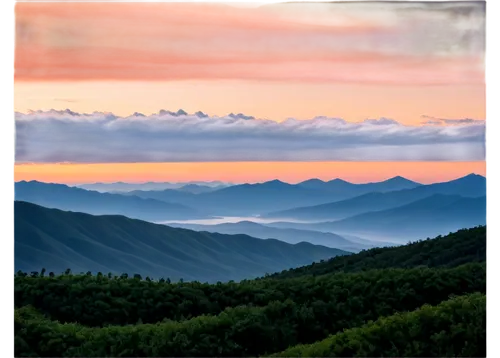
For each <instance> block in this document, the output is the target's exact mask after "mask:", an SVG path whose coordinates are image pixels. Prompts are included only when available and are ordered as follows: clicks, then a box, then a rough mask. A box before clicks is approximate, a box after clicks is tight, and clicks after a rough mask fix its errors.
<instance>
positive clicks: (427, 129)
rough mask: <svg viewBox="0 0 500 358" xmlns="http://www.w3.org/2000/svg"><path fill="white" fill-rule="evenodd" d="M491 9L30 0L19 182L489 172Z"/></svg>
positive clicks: (19, 63)
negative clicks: (46, 0)
mask: <svg viewBox="0 0 500 358" xmlns="http://www.w3.org/2000/svg"><path fill="white" fill-rule="evenodd" d="M484 11H485V3H484V2H444V3H417V2H415V3H328V4H327V3H323V4H321V3H296V4H290V3H289V4H269V5H262V6H251V7H250V6H241V5H229V4H222V3H218V4H206V3H205V4H200V3H198V4H194V3H192V4H189V3H184V4H183V3H140V4H139V3H38V2H26V3H17V5H16V50H15V56H16V57H15V111H16V112H17V113H16V168H15V178H16V180H30V179H37V180H43V181H54V182H67V183H77V182H78V183H82V182H93V181H119V180H120V181H134V182H137V181H169V180H171V181H184V180H185V181H188V180H225V181H236V182H244V181H249V182H255V181H262V180H268V179H274V178H279V179H282V180H287V181H290V182H294V181H300V180H303V179H307V178H308V177H320V178H322V179H331V178H334V177H342V178H345V179H347V180H352V181H356V182H361V181H370V180H379V179H386V178H388V177H390V176H394V175H404V176H407V177H409V178H410V179H415V180H420V181H422V182H432V181H439V180H448V179H453V178H455V177H457V176H460V175H463V174H468V173H470V172H476V173H478V174H483V175H484V174H485V164H484V130H485V85H484V41H485V35H484V25H485V24H484V23H485V16H484ZM51 109H54V110H51ZM65 109H69V110H67V111H65ZM179 109H182V111H179ZM161 110H163V111H161ZM59 163H64V164H59Z"/></svg>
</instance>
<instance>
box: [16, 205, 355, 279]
mask: <svg viewBox="0 0 500 358" xmlns="http://www.w3.org/2000/svg"><path fill="white" fill-rule="evenodd" d="M14 205H15V215H14V219H15V266H16V270H19V269H20V270H25V271H34V270H40V269H41V268H42V267H44V268H46V269H47V271H54V272H63V271H65V270H66V269H67V268H71V269H73V270H74V271H76V272H87V271H91V272H98V271H100V272H105V273H107V272H113V273H117V274H121V273H128V274H130V275H132V274H134V273H138V274H141V275H144V276H146V275H149V276H153V277H155V278H160V277H164V278H167V277H168V278H170V279H172V280H179V279H181V278H182V279H184V280H199V281H209V282H216V281H228V280H241V279H244V278H252V277H257V276H262V275H264V274H266V273H272V272H276V271H281V270H283V269H285V268H289V267H296V266H300V265H305V264H309V263H311V262H314V261H319V260H321V259H328V258H331V257H333V256H335V255H342V254H348V253H347V252H346V251H342V250H338V249H332V248H327V247H324V246H316V245H312V244H309V243H299V244H296V245H291V244H288V243H285V242H281V241H278V240H261V239H257V238H253V237H250V236H247V235H222V234H210V233H206V232H203V233H200V232H196V231H191V230H185V229H176V228H171V227H168V226H165V225H157V224H152V223H148V222H145V221H140V220H134V219H129V218H127V217H124V216H93V215H89V214H83V213H74V212H65V211H61V210H56V209H48V208H44V207H42V206H38V205H34V204H31V203H26V202H19V201H16V202H15V204H14Z"/></svg>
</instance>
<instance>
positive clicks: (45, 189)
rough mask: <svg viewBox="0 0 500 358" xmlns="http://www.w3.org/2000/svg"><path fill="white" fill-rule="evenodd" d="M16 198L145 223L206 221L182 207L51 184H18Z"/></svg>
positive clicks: (47, 205)
mask: <svg viewBox="0 0 500 358" xmlns="http://www.w3.org/2000/svg"><path fill="white" fill-rule="evenodd" d="M15 198H16V200H22V201H28V202H31V203H35V204H38V205H42V206H46V207H49V208H57V209H62V210H71V211H82V212H86V213H90V214H97V215H100V214H121V215H126V216H129V217H133V218H138V219H144V220H182V219H195V218H204V217H206V215H204V214H202V213H200V212H199V211H198V210H196V209H193V208H190V207H188V206H185V205H182V204H178V203H167V202H165V201H160V200H154V199H143V198H139V197H136V196H124V195H119V194H110V193H99V192H97V191H91V190H84V189H80V188H75V187H69V186H67V185H63V184H48V183H41V182H37V181H30V182H26V181H21V182H18V183H16V184H15Z"/></svg>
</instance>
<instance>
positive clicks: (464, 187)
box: [262, 174, 486, 220]
mask: <svg viewBox="0 0 500 358" xmlns="http://www.w3.org/2000/svg"><path fill="white" fill-rule="evenodd" d="M394 179H396V178H394ZM402 179H403V178H402ZM382 183H384V182H382ZM382 183H374V184H373V185H374V186H375V187H376V186H377V184H382ZM364 185H370V184H364ZM434 194H447V195H460V196H464V197H477V196H484V195H486V178H485V177H483V176H481V175H475V174H470V175H467V176H465V177H462V178H459V179H456V180H452V181H449V182H444V183H436V184H430V185H418V186H416V187H415V188H413V189H406V190H397V191H390V192H372V193H368V194H364V195H360V196H357V197H354V198H351V199H347V200H341V201H337V202H333V203H327V204H322V205H315V206H307V207H298V208H293V209H289V210H283V211H277V212H271V213H268V214H264V215H262V216H263V217H267V218H286V219H300V220H339V219H343V218H347V217H349V216H353V215H357V214H361V213H364V212H369V211H380V210H387V209H391V208H396V207H398V206H402V205H406V204H409V203H411V202H413V201H417V200H420V199H424V198H426V197H429V196H431V195H434Z"/></svg>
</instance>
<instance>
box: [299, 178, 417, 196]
mask: <svg viewBox="0 0 500 358" xmlns="http://www.w3.org/2000/svg"><path fill="white" fill-rule="evenodd" d="M297 185H298V186H301V187H303V188H308V189H316V190H326V191H336V192H339V193H342V192H343V193H352V194H351V195H361V194H364V193H369V192H373V191H376V192H386V191H393V190H403V189H413V188H416V187H418V186H420V185H422V184H420V183H417V182H415V181H412V180H409V179H406V178H403V177H401V176H396V177H393V178H390V179H387V180H384V181H381V182H373V183H363V184H354V183H350V182H348V181H345V180H342V179H338V178H337V179H333V180H330V181H326V182H325V181H323V180H320V179H309V180H306V181H303V182H301V183H299V184H297Z"/></svg>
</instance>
